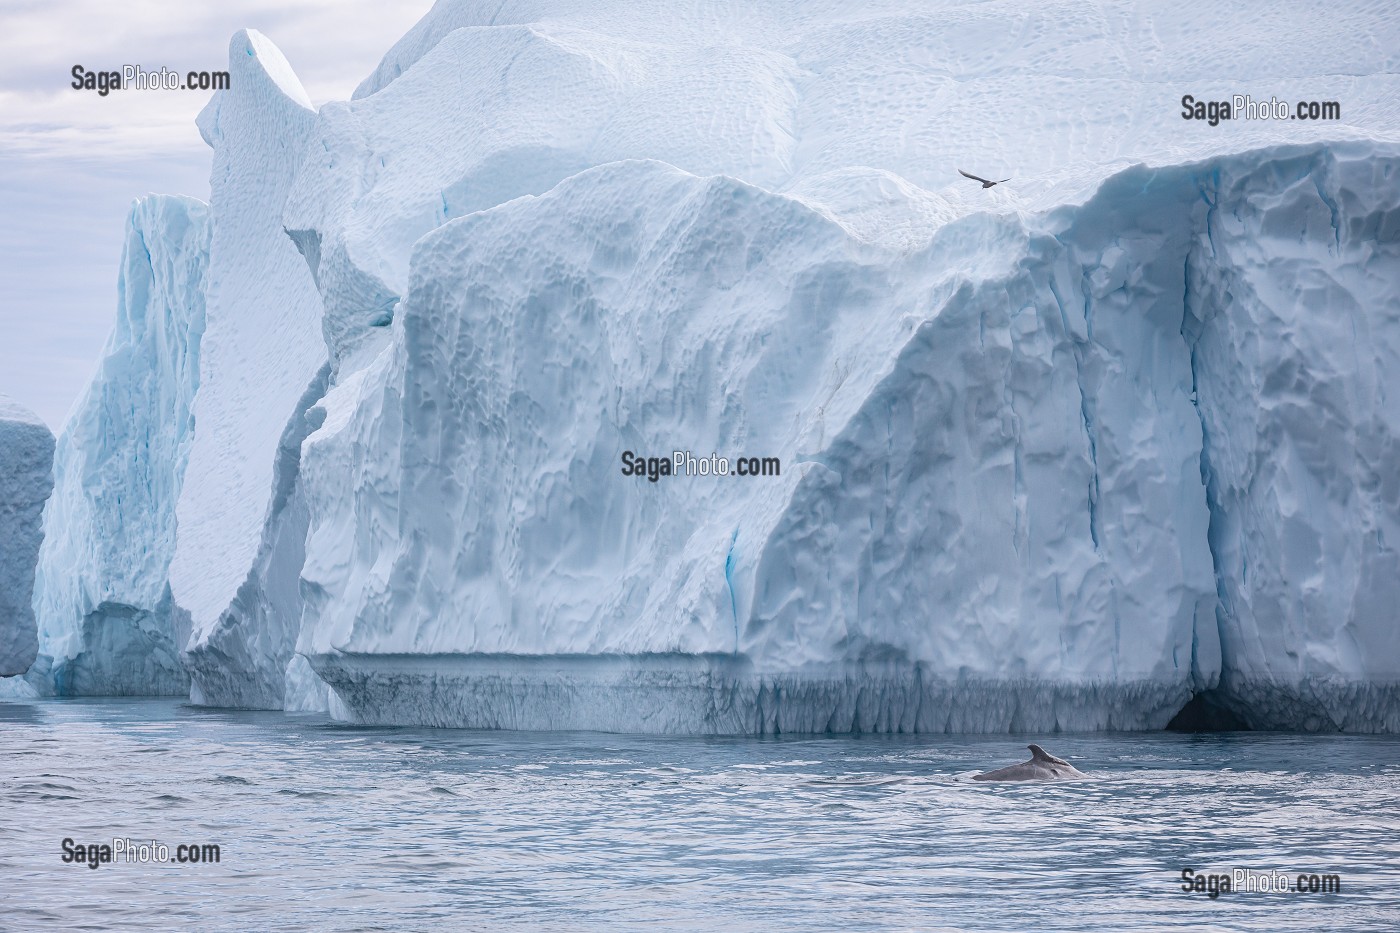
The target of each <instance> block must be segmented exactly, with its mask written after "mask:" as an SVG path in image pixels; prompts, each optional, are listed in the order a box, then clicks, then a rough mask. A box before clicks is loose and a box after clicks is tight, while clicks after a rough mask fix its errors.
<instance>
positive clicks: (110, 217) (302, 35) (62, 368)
mask: <svg viewBox="0 0 1400 933" xmlns="http://www.w3.org/2000/svg"><path fill="white" fill-rule="evenodd" d="M431 5H432V3H431V0H389V2H386V0H219V2H207V0H206V2H190V0H126V2H122V3H112V2H110V0H0V205H3V206H4V223H0V394H2V395H8V396H10V397H11V398H13V399H14V400H15V401H17V402H19V403H20V404H22V405H25V406H27V407H28V408H31V409H33V410H34V411H35V412H37V413H38V414H39V415H40V417H42V418H43V419H44V420H45V421H46V422H48V424H49V426H50V427H52V428H53V429H54V432H55V433H57V432H58V431H59V430H60V428H61V427H62V426H63V423H64V421H65V420H66V419H67V415H68V411H69V409H70V408H71V407H72V405H73V403H74V402H76V401H77V399H78V397H79V395H80V394H81V393H82V391H83V389H85V388H86V386H87V383H88V381H89V379H90V378H91V377H92V374H93V372H94V371H95V370H96V367H97V361H98V356H99V354H100V353H101V351H102V346H103V344H104V343H105V342H106V339H107V334H108V332H109V331H110V330H111V327H112V322H113V320H114V318H115V316H116V307H117V266H118V263H119V261H120V259H121V248H122V241H123V238H124V229H125V222H126V214H127V211H128V210H129V208H130V206H131V202H132V200H133V199H135V198H137V197H140V196H142V195H144V194H148V193H153V192H158V193H168V194H188V195H193V196H194V197H197V198H200V199H202V200H208V197H209V168H210V164H211V155H212V153H211V151H210V149H209V148H208V146H206V145H205V144H204V141H203V140H202V139H200V136H199V131H198V129H196V127H195V123H194V120H195V116H196V115H197V114H198V113H199V111H200V109H201V108H203V107H204V105H205V103H207V102H208V100H209V97H210V92H197V91H174V90H172V91H151V92H141V91H134V90H132V91H125V92H119V93H115V94H108V95H107V96H106V97H101V96H98V95H97V94H96V93H93V92H91V91H78V90H74V89H73V87H72V86H71V82H72V80H73V75H72V69H73V66H74V65H82V66H83V67H84V68H85V69H86V70H89V71H106V70H117V71H119V70H120V69H121V67H122V66H123V65H128V64H129V65H139V66H140V67H141V68H143V69H144V70H146V71H159V70H160V68H161V67H167V68H170V69H171V70H174V71H179V72H180V73H182V74H183V73H184V72H187V71H191V70H198V71H222V70H225V69H226V68H227V65H228V42H229V38H230V37H231V36H232V35H233V33H234V32H236V31H237V30H239V29H242V28H245V27H251V28H253V29H257V30H259V31H260V32H262V33H264V34H265V35H266V36H267V37H268V38H270V39H271V40H272V41H273V42H275V43H276V44H277V46H278V47H279V48H280V49H281V50H282V52H283V54H284V55H286V56H287V60H288V61H289V62H291V64H292V67H293V68H294V69H295V70H296V73H297V76H298V77H299V78H300V79H301V82H302V84H303V85H304V86H305V88H306V91H307V93H308V94H310V95H311V99H312V101H313V102H314V103H315V104H317V105H318V106H319V105H320V104H322V103H325V102H326V101H328V100H344V99H346V98H348V97H349V96H350V94H351V93H352V92H353V91H354V89H355V86H356V85H357V84H359V83H360V81H361V80H362V79H363V78H364V77H365V76H366V75H368V74H369V73H370V72H371V71H373V70H374V67H375V66H376V65H377V64H378V63H379V59H380V58H381V57H382V56H383V55H384V53H385V52H387V51H388V50H389V47H390V46H391V45H393V44H394V42H395V41H397V40H398V38H399V37H400V36H402V35H403V34H404V33H405V32H407V31H408V29H409V27H411V26H412V25H413V24H414V23H415V22H417V21H418V20H419V19H421V18H422V17H423V15H424V14H425V13H427V11H428V9H429V7H431Z"/></svg>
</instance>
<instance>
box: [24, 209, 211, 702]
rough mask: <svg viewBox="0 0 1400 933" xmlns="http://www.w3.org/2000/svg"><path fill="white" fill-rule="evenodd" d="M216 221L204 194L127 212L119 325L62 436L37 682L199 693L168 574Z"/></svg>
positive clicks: (97, 689)
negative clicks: (183, 656) (183, 660)
mask: <svg viewBox="0 0 1400 933" xmlns="http://www.w3.org/2000/svg"><path fill="white" fill-rule="evenodd" d="M209 232H210V231H209V212H208V209H207V207H206V206H205V205H204V204H203V203H202V202H200V201H197V200H195V199H193V198H185V197H176V196H169V195H151V196H149V197H146V198H142V199H140V200H138V201H137V202H135V203H134V204H133V205H132V208H131V213H130V214H129V215H128V217H127V224H126V244H125V246H124V248H123V251H122V263H121V272H120V277H119V280H118V288H117V291H118V303H117V320H116V324H115V326H114V327H113V329H112V334H111V336H110V337H109V338H108V340H107V346H106V348H105V349H104V351H103V355H102V360H101V362H100V363H99V364H98V369H97V374H96V376H95V377H94V379H93V382H92V384H91V386H90V387H89V388H88V390H87V393H86V394H85V395H84V397H83V398H82V399H81V400H80V401H79V402H78V404H77V406H76V407H75V408H74V410H73V413H72V415H71V416H70V417H69V421H68V424H67V426H66V427H65V428H64V430H63V433H62V436H61V437H60V438H59V441H58V452H57V456H56V460H55V470H54V473H55V490H54V496H53V499H52V500H51V501H50V503H49V505H48V507H47V509H46V510H45V512H44V527H45V536H44V545H43V548H42V550H41V551H40V555H39V568H38V572H37V576H36V580H35V585H34V611H35V614H36V616H37V617H38V620H39V636H40V651H41V655H42V657H41V659H40V662H39V664H38V665H36V668H35V670H34V672H33V674H32V677H31V679H32V680H34V681H35V682H36V683H37V684H39V686H40V687H41V689H43V690H45V691H46V692H55V693H58V694H60V695H93V694H96V695H113V694H118V695H151V694H173V695H180V694H184V693H186V692H187V691H188V690H189V678H188V677H187V676H186V674H185V671H184V668H183V667H182V666H181V664H180V661H179V651H180V648H181V647H183V645H184V640H185V637H186V636H187V635H188V629H187V627H185V626H183V625H182V623H181V621H180V619H179V617H178V614H177V613H176V611H175V607H174V606H173V604H172V600H171V597H170V586H169V582H168V571H169V567H170V558H171V555H172V554H173V553H174V550H175V539H176V524H175V503H176V501H177V500H178V499H179V496H180V490H181V488H182V486H183V483H184V478H185V466H186V462H187V461H188V458H189V451H190V445H191V444H192V443H193V440H194V418H193V415H192V413H191V411H190V407H191V403H192V401H193V399H194V395H195V391H196V389H197V388H198V387H199V373H200V342H201V338H202V336H203V334H204V324H205V309H204V285H205V270H206V267H207V264H208V261H209Z"/></svg>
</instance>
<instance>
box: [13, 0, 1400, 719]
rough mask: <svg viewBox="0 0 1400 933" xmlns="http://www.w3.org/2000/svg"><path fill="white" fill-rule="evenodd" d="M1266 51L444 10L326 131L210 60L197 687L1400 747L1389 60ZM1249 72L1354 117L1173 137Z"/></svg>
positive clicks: (857, 14) (967, 11)
mask: <svg viewBox="0 0 1400 933" xmlns="http://www.w3.org/2000/svg"><path fill="white" fill-rule="evenodd" d="M1293 20H1296V17H1293ZM1279 21H1280V22H1281V23H1283V24H1284V25H1283V26H1281V27H1280V28H1279V29H1277V30H1276V33H1277V34H1276V35H1273V34H1271V38H1270V40H1269V41H1264V40H1263V39H1260V38H1258V37H1256V40H1255V41H1252V42H1251V43H1248V44H1246V45H1245V46H1242V45H1241V43H1240V42H1239V41H1238V38H1237V37H1238V34H1239V28H1238V27H1241V26H1242V25H1244V19H1243V17H1242V15H1241V14H1238V13H1232V12H1230V11H1229V10H1222V9H1220V8H1219V7H1218V6H1217V5H1209V4H1203V3H1202V4H1190V3H1188V4H1185V5H1184V6H1183V5H1182V4H1179V3H1178V4H1170V5H1167V4H1160V5H1151V4H1150V5H1146V6H1142V5H1132V4H1116V3H1106V4H1089V5H1086V4H1079V3H1061V4H1052V5H1050V6H1037V7H1034V8H1027V7H1023V6H1019V5H1016V4H1008V3H999V2H993V3H984V4H976V5H972V6H961V5H949V6H946V7H941V8H939V9H937V10H916V11H911V10H910V9H908V7H907V5H906V4H895V3H876V4H872V5H869V6H866V7H862V8H861V9H860V10H859V11H852V10H850V9H849V8H848V7H847V6H844V5H838V4H824V3H810V4H809V3H803V4H790V3H777V2H774V3H758V4H742V5H734V6H725V5H718V6H714V5H706V6H703V7H695V8H690V7H686V6H684V5H682V6H681V7H677V6H675V5H672V4H667V5H660V4H658V5H655V6H654V7H653V8H650V9H648V8H645V6H643V7H638V6H637V4H635V3H627V4H623V3H611V2H602V3H589V4H577V5H576V4H571V3H565V2H554V3H543V4H541V3H510V2H507V3H505V4H499V5H498V4H491V5H489V8H488V7H487V6H485V5H480V4H475V3H466V2H440V3H439V4H438V5H437V6H435V7H434V8H433V10H432V11H431V12H430V13H429V15H428V16H427V17H425V19H424V20H423V21H422V22H421V23H420V24H419V25H418V26H417V27H415V29H414V30H412V31H411V32H410V33H409V35H407V36H405V37H404V39H403V40H401V41H400V42H399V43H398V44H397V45H395V46H394V48H393V49H391V50H390V52H389V53H388V55H386V57H385V59H384V61H383V63H382V64H381V65H380V67H379V68H378V69H377V70H376V72H375V73H374V74H373V75H371V77H370V78H369V79H367V81H366V82H365V83H364V84H362V85H361V87H360V89H359V90H358V91H357V92H356V95H355V98H354V99H352V100H351V101H348V102H332V103H329V104H326V105H324V106H323V107H321V108H320V109H319V111H317V110H313V109H312V108H311V106H310V104H309V102H308V101H307V99H306V96H305V93H304V92H303V91H302V90H301V87H300V85H299V83H298V82H297V80H296V78H295V76H294V75H293V74H292V72H291V69H290V66H288V65H287V63H286V61H285V60H284V59H283V58H282V56H281V55H280V53H278V52H277V51H276V49H275V48H273V47H272V46H271V44H270V43H269V42H268V41H267V40H266V39H265V38H263V37H261V36H259V35H257V34H256V33H252V32H246V33H240V34H239V35H237V36H235V37H234V40H233V43H232V45H231V47H230V60H231V70H232V71H233V72H234V80H233V82H232V87H231V89H230V90H229V91H225V92H220V93H219V94H217V95H216V96H215V98H214V100H213V101H212V102H211V103H210V105H209V107H208V108H207V109H206V110H205V112H204V113H203V114H202V115H201V118H200V127H201V130H202V132H203V133H204V135H205V138H206V140H208V141H209V143H210V144H211V146H213V147H214V151H215V168H214V174H213V177H212V184H211V187H212V192H213V193H212V203H211V206H210V213H211V217H212V234H211V236H210V241H209V246H208V256H207V270H206V271H205V272H204V275H205V284H204V299H205V314H206V317H207V324H206V326H205V329H204V334H203V339H202V341H201V342H200V345H199V367H198V392H197V394H196V395H195V396H194V399H193V402H192V403H191V405H190V412H191V415H192V417H193V419H194V422H195V424H196V425H197V428H196V430H195V431H194V433H193V439H192V440H191V441H188V467H187V468H185V470H184V481H183V485H182V486H181V487H180V488H179V489H178V491H177V501H178V505H176V506H175V508H174V520H173V525H174V527H175V529H176V532H175V542H174V545H173V551H170V550H167V551H166V552H165V553H166V554H167V555H169V556H167V557H166V558H164V559H165V560H167V561H168V563H169V572H168V576H169V593H170V598H171V599H172V600H173V608H171V609H170V619H171V623H170V624H171V629H170V630H171V631H172V632H176V631H177V630H178V632H184V631H186V628H184V627H187V631H188V637H187V640H186V641H185V642H184V644H183V645H182V648H183V651H182V656H181V660H182V663H183V665H184V666H185V667H186V668H187V669H188V671H189V673H190V677H191V694H192V696H193V697H194V698H195V699H196V700H197V701H200V702H205V703H213V704H229V705H244V706H273V707H276V706H288V707H295V708H308V707H316V706H330V707H332V708H334V710H335V711H336V714H337V715H339V716H342V717H344V718H349V719H355V720H360V721H369V722H395V723H429V724H436V725H473V726H487V727H514V728H567V727H576V728H600V729H619V730H644V731H668V732H762V731H812V730H815V731H823V730H838V731H846V730H872V729H873V730H905V731H909V730H918V731H945V730H971V731H1000V730H1008V729H1011V730H1016V729H1026V730H1049V729H1057V728H1058V729H1073V730H1080V729H1125V728H1160V727H1161V726H1163V725H1165V724H1166V723H1167V722H1168V721H1169V720H1171V719H1172V717H1173V716H1174V715H1175V714H1176V713H1177V711H1178V710H1181V709H1182V707H1183V706H1185V705H1186V704H1187V703H1188V702H1189V701H1192V700H1193V698H1194V699H1195V700H1196V701H1198V702H1199V701H1208V702H1209V704H1211V705H1212V708H1217V709H1223V710H1228V711H1230V712H1231V713H1232V714H1233V715H1235V716H1238V717H1240V718H1242V719H1244V720H1245V721H1246V722H1248V723H1249V724H1251V725H1254V726H1257V727H1282V728H1300V729H1346V730H1354V731H1396V730H1397V729H1400V627H1397V626H1396V625H1395V624H1394V623H1393V621H1392V620H1391V619H1390V617H1389V616H1388V615H1387V614H1386V606H1387V605H1391V604H1393V603H1394V598H1395V596H1396V595H1400V594H1397V593H1396V592H1395V590H1396V587H1397V584H1396V582H1395V581H1396V580H1397V579H1400V575H1397V572H1396V571H1397V570H1400V567H1397V566H1396V561H1397V557H1396V551H1395V550H1394V546H1395V542H1396V540H1397V536H1400V529H1398V528H1396V527H1395V525H1396V523H1397V521H1398V520H1400V487H1397V485H1396V484H1397V480H1396V478H1395V472H1394V469H1393V464H1394V463H1395V457H1394V454H1395V452H1396V450H1395V438H1396V432H1397V421H1396V416H1395V415H1394V414H1392V412H1391V411H1390V409H1389V408H1388V407H1387V405H1386V400H1387V399H1393V398H1395V397H1396V392H1397V390H1400V386H1396V385H1395V381H1396V379H1397V378H1400V376H1397V375H1396V373H1397V372H1400V369H1397V367H1396V363H1397V362H1400V360H1397V359H1396V357H1397V354H1400V330H1398V329H1397V328H1400V292H1398V291H1397V287H1396V285H1397V283H1400V204H1398V203H1397V199H1400V194H1398V192H1400V171H1397V169H1400V109H1398V108H1397V104H1396V100H1397V97H1396V95H1395V93H1394V90H1395V79H1394V72H1395V67H1394V65H1395V60H1394V52H1393V49H1394V48H1397V47H1400V34H1397V28H1398V27H1397V26H1396V24H1394V23H1384V22H1379V21H1378V20H1377V17H1376V16H1375V11H1374V10H1372V9H1371V8H1369V7H1366V6H1364V5H1351V4H1340V5H1337V6H1336V7H1335V9H1332V10H1331V11H1330V14H1329V18H1328V20H1327V21H1326V22H1325V23H1318V24H1315V26H1314V27H1313V28H1310V29H1309V30H1306V31H1302V30H1298V29H1293V28H1284V27H1286V26H1288V25H1289V23H1290V18H1289V17H1288V16H1280V17H1279ZM1257 25H1258V24H1257V23H1254V21H1253V20H1250V26H1251V28H1252V27H1254V26H1257ZM1293 25H1296V22H1295V23H1293ZM1358 36H1366V37H1369V38H1368V39H1367V40H1366V41H1362V42H1358V41H1357V38H1356V37H1358ZM1013 37H1014V38H1013ZM1392 39H1393V40H1395V41H1390V40H1392ZM1241 74H1247V75H1249V76H1250V80H1249V82H1248V86H1247V87H1245V86H1242V85H1241V81H1240V79H1238V78H1237V77H1233V76H1237V75H1241ZM1241 91H1249V92H1251V93H1256V94H1257V93H1259V92H1261V91H1262V92H1266V93H1275V94H1278V95H1280V96H1281V97H1287V98H1288V99H1290V100H1292V99H1298V98H1299V97H1301V96H1304V94H1305V92H1306V96H1309V97H1314V98H1337V99H1342V100H1343V101H1344V102H1345V103H1344V107H1345V112H1346V114H1347V119H1346V120H1345V121H1344V122H1341V123H1329V124H1322V123H1298V122H1293V123H1279V122H1272V123H1271V122H1249V123H1240V124H1238V125H1230V126H1226V127H1214V128H1210V127H1207V126H1205V125H1204V124H1196V123H1194V122H1191V121H1183V120H1182V119H1181V117H1180V105H1179V98H1180V96H1181V94H1183V93H1188V92H1189V93H1193V94H1195V95H1196V96H1197V97H1199V98H1201V99H1209V100H1215V99H1222V98H1226V97H1228V96H1229V95H1230V94H1232V93H1236V92H1241ZM957 165H962V166H963V167H966V168H970V169H973V170H978V169H981V170H983V171H984V172H988V173H996V177H1005V176H1006V175H1013V176H1015V181H1014V183H1013V184H1011V185H1006V186H1001V187H999V188H996V189H992V190H990V191H984V190H982V189H980V188H977V187H976V186H973V185H971V184H970V183H967V182H965V181H962V180H961V179H959V178H958V177H957V176H956V174H955V172H954V167H955V166H957ZM160 365H162V366H163V365H166V364H164V363H162V364H160ZM156 369H157V371H158V372H159V373H164V372H165V371H164V370H160V369H159V367H156ZM101 378H104V377H100V379H101ZM160 378H169V376H165V375H162V376H161V377H160ZM84 443H89V442H84ZM624 450H631V451H635V452H639V453H641V454H643V455H644V456H645V455H650V456H660V457H665V456H669V455H670V453H671V452H672V451H674V450H688V451H691V452H692V453H694V454H695V455H696V456H706V455H709V454H710V453H712V452H717V453H719V454H721V455H724V456H728V457H731V458H733V457H737V456H740V455H753V456H762V457H778V458H780V460H781V463H782V472H781V475H779V476H768V477H755V478H739V477H718V478H716V477H690V478H688V477H670V478H663V479H662V480H661V481H660V482H659V483H654V484H653V483H649V482H647V481H646V480H645V479H641V480H639V479H637V478H635V477H627V476H623V475H622V474H621V471H620V469H619V466H620V459H619V458H620V455H621V453H622V451H624ZM173 464H174V460H170V461H169V464H167V466H169V465H173ZM165 468H166V467H162V469H165ZM128 481H129V480H128ZM60 483H61V485H62V479H61V480H60ZM116 485H120V483H116ZM165 501H166V506H165V507H166V509H167V510H168V509H169V500H168V499H167V500H165ZM146 521H147V525H148V526H150V527H155V526H156V525H160V527H166V525H163V524H160V523H161V522H167V521H169V516H168V515H166V516H164V517H162V518H160V519H159V520H157V519H154V518H148V519H147V520H146ZM71 549H72V548H71V547H70V548H65V549H60V550H65V552H66V551H67V550H71ZM158 562H159V561H155V562H154V563H153V566H154V564H155V563H158ZM82 563H84V561H78V562H76V563H73V564H72V565H71V566H75V567H76V566H78V565H79V564H82ZM87 563H89V564H90V563H91V562H87ZM42 576H43V570H42V569H41V578H42ZM155 576H159V573H156V574H154V575H153V579H154V577H155ZM36 604H37V602H36ZM87 611H91V610H87ZM67 619H68V621H67V623H65V624H66V625H68V626H69V628H71V629H74V630H77V629H78V628H79V627H80V623H79V622H74V621H73V619H74V614H73V612H72V611H68V612H67ZM175 637H177V638H178V637H179V634H177V635H176V636H175ZM69 656H72V654H71V652H70V655H69ZM161 665H162V666H163V667H164V668H168V665H166V664H165V662H164V660H162V662H161ZM171 670H173V669H171Z"/></svg>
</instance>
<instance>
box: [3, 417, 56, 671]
mask: <svg viewBox="0 0 1400 933" xmlns="http://www.w3.org/2000/svg"><path fill="white" fill-rule="evenodd" d="M53 450H54V439H53V432H52V431H50V430H49V429H48V426H47V425H45V424H44V422H43V421H42V420H40V418H39V416H38V415H36V414H34V413H33V412H32V411H30V410H29V409H27V408H25V407H24V406H22V405H20V404H19V403H18V402H16V401H14V400H13V399H11V398H9V397H8V396H5V395H0V677H8V676H12V675H15V674H23V673H24V672H25V671H27V670H28V669H29V666H30V665H31V664H33V663H34V658H35V655H36V654H37V652H38V635H37V629H36V625H35V621H34V611H33V609H32V608H31V606H30V599H31V596H32V592H33V589H34V566H35V561H36V559H37V556H38V552H39V546H40V542H41V541H42V539H43V524H42V516H43V510H44V502H45V500H47V499H48V498H49V494H50V492H51V491H52V490H53Z"/></svg>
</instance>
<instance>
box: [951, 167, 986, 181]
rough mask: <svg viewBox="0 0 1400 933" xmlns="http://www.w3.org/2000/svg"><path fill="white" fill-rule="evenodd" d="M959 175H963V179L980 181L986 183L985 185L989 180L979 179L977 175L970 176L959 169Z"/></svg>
mask: <svg viewBox="0 0 1400 933" xmlns="http://www.w3.org/2000/svg"><path fill="white" fill-rule="evenodd" d="M958 174H959V175H961V176H962V177H963V178H971V179H972V180H973V181H980V182H984V183H985V182H986V180H987V179H985V178H979V177H978V176H976V175H969V174H968V173H967V172H964V171H963V170H962V169H958Z"/></svg>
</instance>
